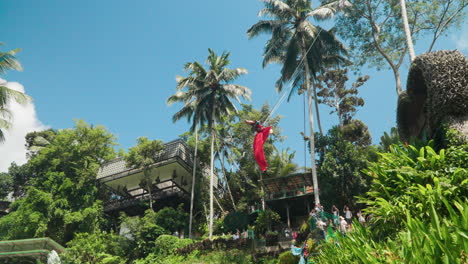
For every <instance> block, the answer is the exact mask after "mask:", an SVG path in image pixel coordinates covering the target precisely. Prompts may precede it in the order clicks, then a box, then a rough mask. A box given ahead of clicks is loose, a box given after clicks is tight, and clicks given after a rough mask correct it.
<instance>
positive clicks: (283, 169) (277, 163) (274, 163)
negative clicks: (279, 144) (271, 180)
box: [268, 148, 299, 177]
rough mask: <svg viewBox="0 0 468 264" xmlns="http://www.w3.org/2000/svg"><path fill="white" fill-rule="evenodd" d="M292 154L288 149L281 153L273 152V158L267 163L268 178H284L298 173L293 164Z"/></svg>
mask: <svg viewBox="0 0 468 264" xmlns="http://www.w3.org/2000/svg"><path fill="white" fill-rule="evenodd" d="M294 156H295V153H294V152H292V153H291V152H290V149H289V148H287V149H284V150H282V151H281V152H280V151H278V150H275V154H274V156H273V158H272V159H271V160H270V161H269V164H270V166H269V168H270V172H269V173H268V176H269V177H285V176H288V175H291V174H293V173H295V172H297V171H298V169H299V168H298V166H297V164H295V163H294Z"/></svg>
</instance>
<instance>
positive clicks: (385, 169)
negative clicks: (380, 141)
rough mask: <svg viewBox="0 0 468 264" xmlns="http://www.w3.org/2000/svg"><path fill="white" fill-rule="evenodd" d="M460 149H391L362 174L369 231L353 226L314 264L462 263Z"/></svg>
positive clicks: (463, 168)
mask: <svg viewBox="0 0 468 264" xmlns="http://www.w3.org/2000/svg"><path fill="white" fill-rule="evenodd" d="M465 148H466V145H465V146H459V147H452V148H449V149H447V150H443V149H442V150H440V151H439V152H438V153H436V152H435V151H434V150H433V149H432V148H431V147H429V146H425V147H422V148H419V149H417V148H415V147H413V146H408V147H404V146H395V145H393V146H392V147H391V148H390V152H389V153H381V154H380V155H381V159H380V160H379V161H378V162H375V163H372V164H370V166H369V169H368V170H367V171H366V173H368V174H369V175H370V176H372V177H373V178H374V180H373V181H374V182H373V183H374V184H372V187H371V190H370V191H369V192H368V193H367V197H363V198H361V201H362V202H364V203H366V205H367V206H368V208H367V209H366V212H368V213H372V214H373V215H372V219H373V220H372V221H371V222H370V225H371V226H370V228H364V227H363V226H361V225H360V224H358V223H356V222H355V223H354V225H353V232H350V233H348V234H347V235H346V237H342V236H341V235H337V240H338V241H339V246H336V245H335V244H325V245H324V246H323V247H322V249H321V255H320V256H319V259H318V261H319V263H466V261H467V259H466V258H467V255H466V252H468V240H467V239H466V237H468V234H467V230H466V226H468V214H467V213H466V212H468V211H467V210H468V200H467V198H466V190H467V184H468V181H467V180H466V179H467V176H468V173H467V165H468V164H467V163H466V162H464V160H466V158H467V155H468V153H467V152H466V150H465V151H464V150H463V149H465Z"/></svg>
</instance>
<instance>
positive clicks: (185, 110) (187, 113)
mask: <svg viewBox="0 0 468 264" xmlns="http://www.w3.org/2000/svg"><path fill="white" fill-rule="evenodd" d="M182 80H183V77H181V76H177V78H176V81H177V92H176V93H175V94H174V95H171V96H170V97H169V98H168V99H167V103H168V105H171V104H173V103H175V102H180V103H183V104H184V106H183V107H182V109H181V110H179V111H178V112H177V113H175V114H174V115H173V116H172V122H174V123H175V122H177V121H179V120H180V119H183V118H186V119H187V121H189V122H190V121H191V120H192V116H193V114H194V112H195V107H196V100H197V98H196V97H194V96H193V94H192V91H191V90H193V89H197V87H196V86H194V85H193V84H187V85H186V88H187V90H188V91H185V92H184V91H181V89H183V88H184V87H180V85H179V82H180V81H182ZM193 130H195V151H194V155H193V170H192V191H191V195H190V216H189V238H192V223H193V201H194V198H195V180H196V177H195V175H196V171H197V153H198V124H197V117H194V118H193V121H192V126H191V128H190V131H192V132H193Z"/></svg>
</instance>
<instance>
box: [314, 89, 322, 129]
mask: <svg viewBox="0 0 468 264" xmlns="http://www.w3.org/2000/svg"><path fill="white" fill-rule="evenodd" d="M312 86H313V90H314V99H315V100H314V104H315V114H316V115H317V125H318V128H319V132H320V135H321V136H322V137H323V130H322V122H320V111H319V106H318V101H317V87H316V86H315V84H314V83H312Z"/></svg>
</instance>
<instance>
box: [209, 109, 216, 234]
mask: <svg viewBox="0 0 468 264" xmlns="http://www.w3.org/2000/svg"><path fill="white" fill-rule="evenodd" d="M214 110H215V107H214V105H213V110H212V112H211V160H210V224H209V238H210V240H212V239H213V186H214V138H215V137H214V136H215V128H214V125H215V124H214Z"/></svg>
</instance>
